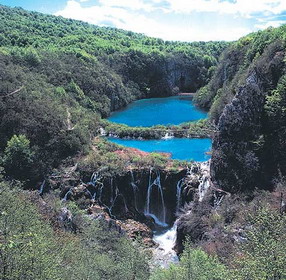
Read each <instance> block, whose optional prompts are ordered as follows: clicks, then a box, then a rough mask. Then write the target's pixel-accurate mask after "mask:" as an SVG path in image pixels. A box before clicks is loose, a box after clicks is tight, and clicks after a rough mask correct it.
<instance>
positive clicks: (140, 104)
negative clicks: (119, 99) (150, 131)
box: [108, 96, 207, 127]
mask: <svg viewBox="0 0 286 280" xmlns="http://www.w3.org/2000/svg"><path fill="white" fill-rule="evenodd" d="M206 117H207V113H206V112H204V111H201V110H199V109H198V108H196V107H195V106H194V105H193V103H192V97H191V96H173V97H166V98H149V99H141V100H138V101H135V102H133V103H131V104H130V105H128V106H127V107H126V108H124V109H122V110H120V111H116V112H114V113H112V115H111V116H110V117H109V118H108V120H110V121H112V122H116V123H120V124H127V125H129V126H144V127H150V126H153V125H160V124H161V125H168V124H171V125H177V124H180V123H184V122H189V121H195V120H199V119H205V118H206Z"/></svg>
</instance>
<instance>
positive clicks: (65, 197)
mask: <svg viewBox="0 0 286 280" xmlns="http://www.w3.org/2000/svg"><path fill="white" fill-rule="evenodd" d="M70 194H72V190H71V189H69V190H68V191H67V192H66V194H65V196H64V198H63V199H62V201H67V199H68V196H69V195H70Z"/></svg>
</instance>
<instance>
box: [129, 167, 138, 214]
mask: <svg viewBox="0 0 286 280" xmlns="http://www.w3.org/2000/svg"><path fill="white" fill-rule="evenodd" d="M130 173H131V183H130V185H131V187H132V190H133V195H134V207H135V209H136V210H137V211H138V207H137V193H138V191H139V189H138V186H137V185H136V183H135V179H134V174H133V171H132V170H130Z"/></svg>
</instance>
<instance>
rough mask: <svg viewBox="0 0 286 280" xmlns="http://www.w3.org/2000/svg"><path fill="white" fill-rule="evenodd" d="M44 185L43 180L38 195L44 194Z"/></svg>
mask: <svg viewBox="0 0 286 280" xmlns="http://www.w3.org/2000/svg"><path fill="white" fill-rule="evenodd" d="M45 185H46V180H44V181H43V183H42V184H41V186H40V189H39V194H40V195H42V194H43V193H44V189H45Z"/></svg>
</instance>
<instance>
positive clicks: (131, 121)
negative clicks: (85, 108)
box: [108, 96, 212, 161]
mask: <svg viewBox="0 0 286 280" xmlns="http://www.w3.org/2000/svg"><path fill="white" fill-rule="evenodd" d="M206 117H207V113H206V112H203V111H201V110H199V109H197V108H196V107H195V106H194V105H193V103H192V99H191V97H190V96H174V97H167V98H150V99H142V100H138V101H135V102H133V103H132V104H130V105H129V106H127V107H126V108H124V109H123V110H120V111H117V112H114V113H113V114H112V115H111V117H109V118H108V120H110V121H113V122H116V123H121V124H127V125H129V126H143V127H150V126H153V125H159V124H162V125H168V124H175V125H176V124H181V123H183V122H188V121H195V120H198V119H204V118H206ZM108 139H109V141H111V142H114V143H117V144H120V145H123V146H126V147H132V148H136V149H139V150H142V151H144V152H165V153H170V154H171V158H172V159H179V160H195V161H205V160H208V159H209V158H210V156H209V155H207V154H206V152H208V151H210V150H211V145H212V143H211V140H210V139H189V138H171V139H160V140H138V139H120V138H108Z"/></svg>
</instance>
